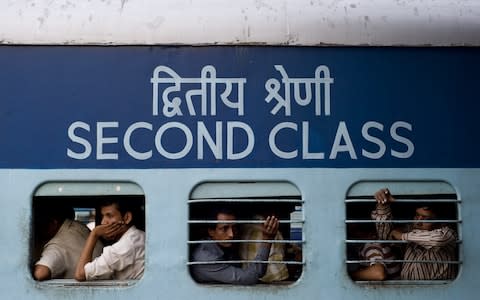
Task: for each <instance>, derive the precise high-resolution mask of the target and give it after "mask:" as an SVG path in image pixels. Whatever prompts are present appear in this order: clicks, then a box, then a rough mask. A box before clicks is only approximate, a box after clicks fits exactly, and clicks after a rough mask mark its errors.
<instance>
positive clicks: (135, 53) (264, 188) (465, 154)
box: [0, 0, 480, 299]
mask: <svg viewBox="0 0 480 300" xmlns="http://www.w3.org/2000/svg"><path fill="white" fill-rule="evenodd" d="M479 14H480V7H479V6H478V5H477V4H476V3H475V1H473V0H463V1H446V0H441V1H433V0H428V1H419V0H418V1H417V0H414V1H409V2H396V1H327V2H318V3H317V2H314V1H304V0H301V1H281V2H278V1H270V0H266V1H253V0H252V1H242V3H236V2H234V3H232V2H228V3H227V2H226V1H220V0H209V1H183V2H182V1H181V2H178V1H161V2H158V1H138V0H135V1H118V2H116V1H113V2H103V1H98V0H94V1H90V2H88V3H82V4H80V3H67V2H63V1H57V0H55V1H49V2H48V3H43V2H35V1H34V2H31V1H17V2H15V3H0V19H1V21H0V22H2V23H1V24H2V26H0V42H1V45H0V66H1V68H0V92H1V94H0V140H1V141H2V147H0V157H1V159H0V186H1V188H2V195H1V201H2V202H1V203H2V207H3V209H2V211H1V212H0V217H1V219H2V220H4V230H3V233H2V237H1V238H2V241H3V243H2V244H3V246H2V247H0V255H1V256H2V257H3V266H2V268H1V271H0V276H1V284H0V286H1V287H2V288H1V289H0V296H1V297H2V298H6V299H7V298H19V299H23V298H29V299H51V298H60V297H64V298H67V297H68V298H70V299H84V298H89V299H132V298H139V299H151V298H154V299H155V298H158V299H159V298H177V299H188V298H191V297H196V298H198V299H226V298H229V299H251V298H254V297H255V298H257V297H260V298H268V299H291V298H294V297H301V298H305V299H323V298H334V299H337V298H341V299H358V298H359V297H361V298H365V299H380V298H381V299H383V298H389V299H428V298H435V299H451V298H452V297H458V296H460V297H461V298H462V299H473V298H474V297H475V296H474V295H475V292H476V291H477V290H478V285H477V280H476V274H477V270H478V269H479V268H480V261H479V259H478V255H476V250H477V249H479V248H480V244H479V241H478V240H477V239H475V232H476V228H477V227H476V226H477V225H476V220H475V216H477V215H480V207H479V205H478V201H477V200H476V198H477V193H478V188H476V187H477V183H478V182H479V180H480V169H479V165H480V161H479V158H478V154H477V151H476V148H477V144H478V143H477V141H476V140H477V139H476V137H477V136H478V134H477V131H478V129H479V126H478V123H477V122H476V121H477V120H476V115H477V111H478V110H479V104H478V102H477V101H475V100H476V98H477V97H478V91H477V86H478V84H479V82H480V76H479V75H478V72H477V70H478V69H479V68H480V50H479V48H478V46H479V44H480V36H479V35H478V32H479V30H480V22H479V21H478V20H479V19H478V15H479ZM381 188H389V190H390V192H391V193H392V195H394V196H395V198H396V201H395V202H394V203H392V204H391V208H392V211H393V219H392V220H387V221H382V222H378V221H377V220H375V219H372V218H371V212H372V210H374V209H375V207H376V202H375V200H374V197H373V194H374V193H375V192H376V191H377V190H379V189H381ZM109 198H114V199H123V200H125V201H128V202H129V203H131V204H133V205H134V206H135V208H136V211H135V212H136V219H135V221H136V225H137V226H138V227H139V228H140V229H142V230H144V231H145V232H146V242H145V266H144V267H145V269H144V273H143V276H141V278H140V279H138V280H101V281H88V282H77V281H76V280H74V279H52V280H46V281H36V280H34V278H33V276H32V270H33V268H34V264H35V262H36V261H37V260H38V258H39V255H40V253H41V250H42V246H43V243H42V241H41V238H40V237H41V234H42V232H41V230H40V229H39V226H38V224H37V220H39V219H40V218H41V217H43V216H44V214H49V213H50V211H53V210H54V209H55V208H57V207H59V206H63V205H66V206H68V208H69V209H73V212H74V216H72V218H75V219H76V220H78V221H79V222H83V223H84V224H86V225H89V226H94V225H95V224H99V223H100V222H101V216H100V211H99V209H98V206H99V205H100V203H101V202H102V201H103V200H105V199H109ZM218 206H228V207H229V208H231V209H234V210H235V211H236V213H237V215H238V218H237V221H236V225H237V226H238V227H241V228H246V225H252V224H253V225H258V224H261V223H262V222H263V221H262V219H261V215H262V214H263V215H264V214H266V213H273V214H275V215H277V216H278V217H279V218H280V232H281V234H282V236H281V237H279V238H276V239H275V240H273V241H272V243H273V245H274V246H275V247H277V246H278V247H279V248H280V249H281V251H282V256H281V262H280V263H279V264H276V265H278V266H281V267H282V268H283V269H282V270H283V272H286V273H285V276H284V277H282V278H281V279H278V278H277V279H274V280H271V279H268V278H262V281H261V282H259V283H258V284H255V285H250V286H244V285H232V284H218V283H200V282H197V281H196V280H195V278H193V277H192V276H191V273H190V269H191V268H192V266H194V265H195V264H201V263H203V262H198V261H193V260H192V258H191V255H192V251H193V249H195V247H197V246H198V244H201V243H205V236H206V232H207V231H206V226H208V225H209V224H212V220H211V219H210V218H209V213H210V212H211V211H212V210H213V209H215V208H216V207H218ZM426 206H428V207H432V208H434V209H435V210H436V211H437V217H436V218H435V219H431V220H426V221H425V220H424V221H423V223H431V224H435V226H440V225H441V226H443V227H442V228H448V230H449V231H450V232H453V234H454V236H455V238H454V241H453V244H452V245H453V246H452V249H453V252H452V253H453V254H452V256H451V257H449V258H448V259H441V260H442V262H441V263H442V264H444V265H448V266H451V267H452V270H454V271H453V273H452V274H451V276H448V278H440V279H439V278H434V279H428V280H425V279H421V280H420V279H408V280H406V279H405V278H398V277H397V278H386V279H385V280H381V281H373V280H358V279H356V278H354V276H353V275H352V274H354V273H353V272H355V270H358V269H359V268H363V267H368V265H369V264H370V263H369V261H368V260H366V259H365V258H362V257H358V249H359V248H361V247H362V246H363V245H364V244H365V243H367V242H376V243H378V244H381V245H391V246H392V247H396V248H398V249H399V251H400V252H399V253H400V255H398V256H397V257H396V258H395V259H394V261H393V262H394V263H398V264H400V265H402V264H407V263H411V262H412V261H409V260H408V258H406V257H405V256H403V255H401V254H402V249H405V247H407V246H408V245H409V244H407V243H406V242H405V241H393V242H392V241H391V240H386V239H382V238H380V237H378V236H377V237H369V238H367V239H366V238H364V237H361V238H359V237H358V236H357V235H355V234H354V230H352V228H354V229H355V228H360V227H363V226H364V225H366V226H374V228H375V225H378V224H379V223H381V224H386V223H388V224H394V225H395V226H403V225H408V224H410V223H415V222H416V221H415V218H417V217H415V216H414V215H415V210H416V209H417V208H418V207H426ZM40 207H42V208H45V207H46V209H40ZM259 215H260V216H259ZM213 224H215V221H214V222H213ZM370 228H372V227H370ZM247 242H252V241H251V240H249V239H248V238H244V237H241V236H240V235H239V236H238V237H236V239H235V240H234V242H233V243H234V244H235V245H237V246H239V248H241V247H242V246H244V245H249V244H247ZM253 244H256V243H254V242H253ZM250 260H252V259H251V258H248V257H247V258H239V260H238V261H234V263H242V262H248V261H250ZM437 262H438V260H437V259H435V260H430V261H426V262H421V263H423V264H426V265H434V264H435V263H437ZM257 263H258V262H257ZM260 263H267V261H262V262H260ZM384 263H390V262H389V261H384ZM270 265H271V264H270ZM267 272H268V271H267Z"/></svg>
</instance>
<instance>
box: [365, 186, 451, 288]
mask: <svg viewBox="0 0 480 300" xmlns="http://www.w3.org/2000/svg"><path fill="white" fill-rule="evenodd" d="M375 199H376V201H377V206H376V209H375V210H374V211H373V212H372V218H373V219H375V220H378V221H380V220H391V219H392V211H391V208H390V203H391V202H393V201H395V198H394V197H393V196H392V194H391V193H390V191H389V190H388V189H381V190H379V191H378V192H376V193H375ZM435 218H436V214H435V212H434V211H433V210H432V209H430V208H429V207H420V208H417V209H416V215H415V220H416V222H414V223H413V224H412V225H411V227H410V228H409V229H407V231H401V230H399V229H394V228H392V223H387V222H386V223H377V224H376V225H377V233H378V235H379V238H381V239H395V240H404V241H408V244H407V246H406V249H405V254H404V260H405V262H404V263H403V266H402V272H401V279H404V280H448V279H453V278H454V277H455V276H456V274H457V268H456V265H455V264H449V263H446V262H444V261H455V260H456V258H455V256H456V236H455V232H454V231H453V230H452V229H451V228H449V227H447V226H438V225H437V224H438V223H429V222H422V221H423V220H432V219H435ZM437 261H438V262H437Z"/></svg>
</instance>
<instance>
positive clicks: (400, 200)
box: [345, 198, 462, 203]
mask: <svg viewBox="0 0 480 300" xmlns="http://www.w3.org/2000/svg"><path fill="white" fill-rule="evenodd" d="M373 202H377V200H375V199H374V198H372V199H345V203H373ZM397 202H398V203H416V202H417V203H418V202H424V203H461V202H462V200H460V199H395V201H394V202H393V203H397Z"/></svg>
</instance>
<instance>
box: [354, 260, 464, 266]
mask: <svg viewBox="0 0 480 300" xmlns="http://www.w3.org/2000/svg"><path fill="white" fill-rule="evenodd" d="M375 262H384V263H426V264H438V263H442V264H456V265H457V264H462V261H459V260H407V259H376V260H375ZM345 263H347V264H359V263H372V261H371V260H346V261H345Z"/></svg>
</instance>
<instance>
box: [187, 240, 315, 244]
mask: <svg viewBox="0 0 480 300" xmlns="http://www.w3.org/2000/svg"><path fill="white" fill-rule="evenodd" d="M187 243H188V244H191V245H194V244H213V243H272V244H300V243H302V244H303V243H305V240H195V241H192V240H189V241H188V242H187Z"/></svg>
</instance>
